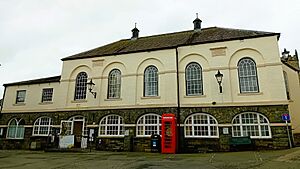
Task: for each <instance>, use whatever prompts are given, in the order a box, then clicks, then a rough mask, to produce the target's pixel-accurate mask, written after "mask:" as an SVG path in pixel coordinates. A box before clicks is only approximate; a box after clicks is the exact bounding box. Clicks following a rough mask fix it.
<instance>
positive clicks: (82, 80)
mask: <svg viewBox="0 0 300 169" xmlns="http://www.w3.org/2000/svg"><path fill="white" fill-rule="evenodd" d="M87 79H88V76H87V74H86V73H85V72H80V73H79V74H78V75H77V77H76V84H75V96H74V100H81V99H86V89H87V85H86V84H87Z"/></svg>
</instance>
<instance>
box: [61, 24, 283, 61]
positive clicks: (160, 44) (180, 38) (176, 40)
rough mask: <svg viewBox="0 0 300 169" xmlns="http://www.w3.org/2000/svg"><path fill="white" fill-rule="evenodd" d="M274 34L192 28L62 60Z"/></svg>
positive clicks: (121, 43)
mask: <svg viewBox="0 0 300 169" xmlns="http://www.w3.org/2000/svg"><path fill="white" fill-rule="evenodd" d="M274 35H276V36H277V37H278V38H279V36H280V34H279V33H274V32H263V31H253V30H242V29H230V28H220V27H210V28H203V29H202V30H201V31H194V30H190V31H183V32H175V33H168V34H160V35H154V36H147V37H139V38H138V39H136V40H131V39H123V40H120V41H117V42H113V43H110V44H107V45H104V46H101V47H98V48H95V49H92V50H89V51H86V52H82V53H79V54H75V55H72V56H69V57H66V58H63V59H62V61H65V60H74V59H83V58H92V57H99V56H108V55H118V54H127V53H135V52H144V51H154V50H160V49H171V48H175V47H178V46H188V45H195V44H203V43H213V42H222V41H229V40H239V39H249V38H257V37H264V36H274Z"/></svg>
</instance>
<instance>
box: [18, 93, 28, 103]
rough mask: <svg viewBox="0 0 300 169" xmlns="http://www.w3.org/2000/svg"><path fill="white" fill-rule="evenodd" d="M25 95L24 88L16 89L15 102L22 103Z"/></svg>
mask: <svg viewBox="0 0 300 169" xmlns="http://www.w3.org/2000/svg"><path fill="white" fill-rule="evenodd" d="M25 96H26V90H18V91H17V98H16V103H24V102H25Z"/></svg>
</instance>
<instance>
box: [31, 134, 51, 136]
mask: <svg viewBox="0 0 300 169" xmlns="http://www.w3.org/2000/svg"><path fill="white" fill-rule="evenodd" d="M48 136H49V135H38V134H35V135H32V136H31V137H48Z"/></svg>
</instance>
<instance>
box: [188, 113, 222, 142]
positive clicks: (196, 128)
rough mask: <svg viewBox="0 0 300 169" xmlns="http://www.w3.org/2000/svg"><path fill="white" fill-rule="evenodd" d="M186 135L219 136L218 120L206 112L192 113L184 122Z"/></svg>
mask: <svg viewBox="0 0 300 169" xmlns="http://www.w3.org/2000/svg"><path fill="white" fill-rule="evenodd" d="M184 133H185V137H204V138H207V137H208V138H210V137H211V138H217V137H219V130H218V122H217V120H216V119H215V118H214V117H213V116H211V115H209V114H205V113H196V114H193V115H190V116H189V117H188V118H187V119H186V120H185V122H184Z"/></svg>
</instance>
